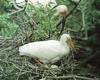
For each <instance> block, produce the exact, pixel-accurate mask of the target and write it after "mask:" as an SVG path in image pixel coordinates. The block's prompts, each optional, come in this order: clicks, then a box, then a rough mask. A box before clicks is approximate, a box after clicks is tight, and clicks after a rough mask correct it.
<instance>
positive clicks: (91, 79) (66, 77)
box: [47, 75, 94, 80]
mask: <svg viewBox="0 0 100 80" xmlns="http://www.w3.org/2000/svg"><path fill="white" fill-rule="evenodd" d="M73 77H74V78H76V79H83V80H94V79H93V78H88V77H84V76H77V75H68V76H58V77H56V76H54V77H52V76H48V77H47V78H48V79H69V78H70V79H72V78H73Z"/></svg>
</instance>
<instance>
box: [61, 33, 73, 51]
mask: <svg viewBox="0 0 100 80" xmlns="http://www.w3.org/2000/svg"><path fill="white" fill-rule="evenodd" d="M60 41H61V42H62V43H63V44H64V45H66V44H65V43H67V45H68V47H69V48H70V49H74V43H73V41H72V39H71V36H70V35H69V34H63V35H62V36H61V38H60Z"/></svg>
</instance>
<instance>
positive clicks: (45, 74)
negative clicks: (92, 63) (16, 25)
mask: <svg viewBox="0 0 100 80" xmlns="http://www.w3.org/2000/svg"><path fill="white" fill-rule="evenodd" d="M22 42H24V43H25V40H23V39H22V40H20V39H18V37H17V36H16V37H14V38H13V39H5V38H2V39H0V64H1V65H0V73H1V74H0V79H1V80H11V79H13V80H15V79H16V80H39V79H43V80H99V79H98V78H95V77H93V78H89V77H87V76H82V75H80V74H76V73H75V71H76V70H77V68H79V67H78V66H77V63H76V61H75V60H74V59H73V56H72V55H70V56H69V57H64V58H62V59H61V60H60V61H61V64H60V65H59V67H58V68H54V69H53V68H45V67H44V65H43V66H42V65H41V66H40V65H35V64H34V63H31V62H30V58H29V57H26V56H24V57H21V56H20V55H19V54H18V47H19V45H20V44H22Z"/></svg>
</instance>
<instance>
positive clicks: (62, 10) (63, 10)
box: [54, 5, 68, 17]
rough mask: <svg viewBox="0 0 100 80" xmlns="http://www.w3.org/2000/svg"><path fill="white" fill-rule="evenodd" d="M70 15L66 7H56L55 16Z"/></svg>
mask: <svg viewBox="0 0 100 80" xmlns="http://www.w3.org/2000/svg"><path fill="white" fill-rule="evenodd" d="M67 13H68V8H67V6H66V5H59V6H57V7H56V13H55V14H54V15H55V16H58V15H59V16H63V17H65V16H67Z"/></svg>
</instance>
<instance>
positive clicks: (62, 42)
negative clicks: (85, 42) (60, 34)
mask: <svg viewBox="0 0 100 80" xmlns="http://www.w3.org/2000/svg"><path fill="white" fill-rule="evenodd" d="M60 43H61V44H62V45H63V46H64V47H65V48H68V45H67V42H66V41H64V40H63V39H60Z"/></svg>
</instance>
